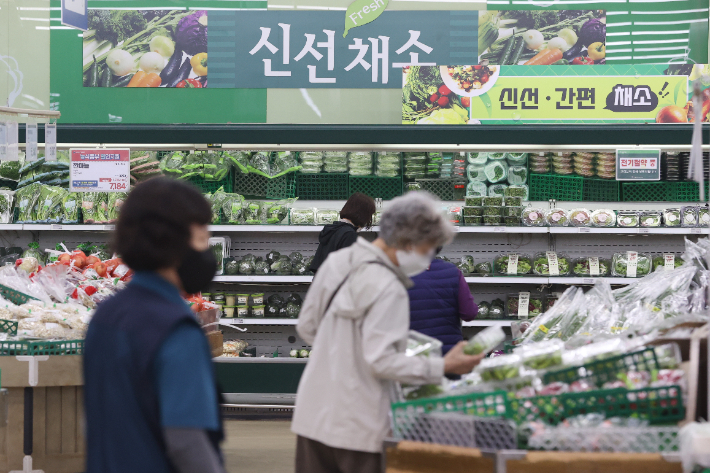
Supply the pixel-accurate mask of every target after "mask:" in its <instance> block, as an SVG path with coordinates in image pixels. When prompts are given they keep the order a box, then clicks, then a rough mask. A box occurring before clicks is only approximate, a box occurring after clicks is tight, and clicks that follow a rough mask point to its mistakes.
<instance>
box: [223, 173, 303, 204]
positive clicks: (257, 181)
mask: <svg viewBox="0 0 710 473" xmlns="http://www.w3.org/2000/svg"><path fill="white" fill-rule="evenodd" d="M234 192H236V193H237V194H242V195H245V196H249V197H261V198H267V199H292V198H294V197H296V175H295V173H288V174H284V175H283V176H279V177H274V178H269V177H266V176H262V175H260V174H254V173H249V174H244V173H242V172H235V173H234Z"/></svg>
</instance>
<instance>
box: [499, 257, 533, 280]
mask: <svg viewBox="0 0 710 473" xmlns="http://www.w3.org/2000/svg"><path fill="white" fill-rule="evenodd" d="M511 255H517V256H518V267H517V268H516V270H515V273H514V274H509V273H508V264H509V261H510V256H511ZM493 266H494V269H495V273H496V274H500V275H506V276H513V275H518V276H522V275H524V274H530V273H531V272H532V260H531V259H530V256H529V255H526V254H522V253H508V254H505V255H499V256H498V257H497V258H496V259H495V261H494V262H493ZM511 270H512V269H511Z"/></svg>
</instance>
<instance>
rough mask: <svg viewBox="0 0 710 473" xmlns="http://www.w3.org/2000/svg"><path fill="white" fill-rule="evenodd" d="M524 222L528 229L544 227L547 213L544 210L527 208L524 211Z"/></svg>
mask: <svg viewBox="0 0 710 473" xmlns="http://www.w3.org/2000/svg"><path fill="white" fill-rule="evenodd" d="M522 222H523V225H524V226H526V227H544V226H545V211H544V210H542V209H536V208H533V207H527V208H526V209H524V210H523V214H522Z"/></svg>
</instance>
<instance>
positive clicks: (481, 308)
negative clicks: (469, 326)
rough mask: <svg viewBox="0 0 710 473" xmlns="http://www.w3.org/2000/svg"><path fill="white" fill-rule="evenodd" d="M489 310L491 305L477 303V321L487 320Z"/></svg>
mask: <svg viewBox="0 0 710 473" xmlns="http://www.w3.org/2000/svg"><path fill="white" fill-rule="evenodd" d="M490 309H491V305H490V304H489V303H488V302H485V301H483V302H479V303H478V319H487V318H488V317H489V313H488V312H489V311H490Z"/></svg>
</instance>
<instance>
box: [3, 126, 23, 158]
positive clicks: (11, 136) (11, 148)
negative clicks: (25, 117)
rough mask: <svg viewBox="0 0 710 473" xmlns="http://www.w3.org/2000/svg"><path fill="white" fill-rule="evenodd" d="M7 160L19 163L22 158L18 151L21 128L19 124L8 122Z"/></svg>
mask: <svg viewBox="0 0 710 473" xmlns="http://www.w3.org/2000/svg"><path fill="white" fill-rule="evenodd" d="M6 133H7V160H8V161H18V160H19V159H20V156H19V154H18V149H17V140H18V135H19V128H18V126H17V122H7V129H6Z"/></svg>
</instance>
